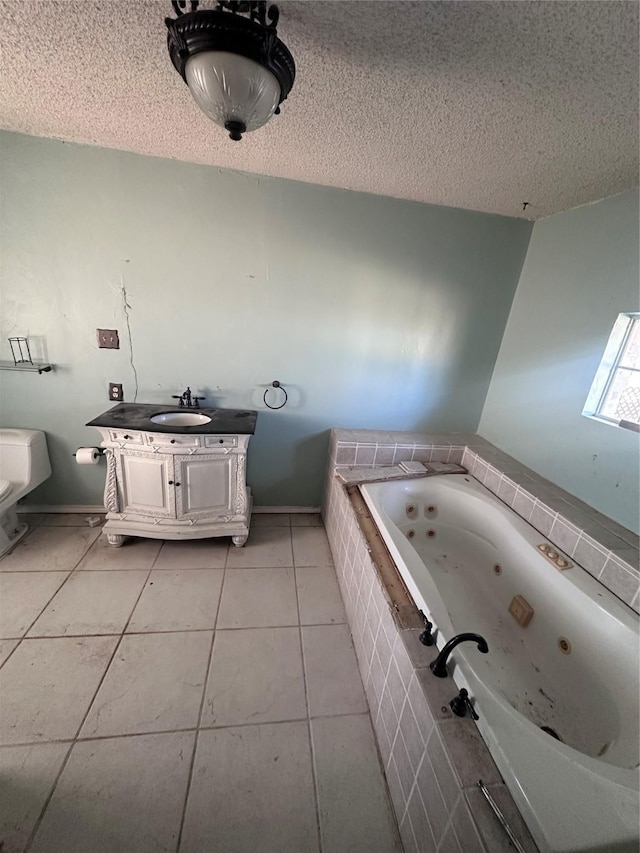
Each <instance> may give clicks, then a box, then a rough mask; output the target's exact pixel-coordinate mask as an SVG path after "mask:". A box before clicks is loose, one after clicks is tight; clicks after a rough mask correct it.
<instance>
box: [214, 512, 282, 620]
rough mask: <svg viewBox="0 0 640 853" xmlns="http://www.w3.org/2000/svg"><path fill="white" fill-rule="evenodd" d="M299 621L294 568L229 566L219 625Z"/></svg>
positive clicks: (223, 591) (221, 602)
mask: <svg viewBox="0 0 640 853" xmlns="http://www.w3.org/2000/svg"><path fill="white" fill-rule="evenodd" d="M265 529H266V528H265ZM274 529H275V528H274ZM297 624H298V608H297V604H296V584H295V578H294V572H293V569H227V571H226V574H225V579H224V585H223V587H222V600H221V601H220V612H219V614H218V624H217V627H218V628H275V627H280V626H285V625H297Z"/></svg>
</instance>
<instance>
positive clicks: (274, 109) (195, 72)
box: [165, 0, 296, 140]
mask: <svg viewBox="0 0 640 853" xmlns="http://www.w3.org/2000/svg"><path fill="white" fill-rule="evenodd" d="M171 5H172V6H173V9H174V11H175V13H176V15H177V17H176V18H165V24H166V26H167V30H168V34H167V43H168V48H169V55H170V56H171V61H172V62H173V65H174V66H175V68H176V70H177V71H178V73H179V74H180V76H181V77H182V78H183V80H184V81H185V82H186V84H187V85H188V87H189V89H190V91H191V94H192V95H193V97H194V99H195V101H196V103H197V104H198V106H199V107H200V108H201V109H202V110H203V112H204V113H205V114H206V115H208V116H209V118H211V119H212V120H213V121H214V122H216V124H219V125H220V126H222V127H224V128H226V130H227V131H229V136H230V137H231V139H234V140H239V139H241V138H242V134H243V133H245V132H247V131H251V130H256V129H257V128H258V127H262V125H264V124H266V123H267V122H268V121H269V119H270V118H271V116H272V115H274V114H278V113H279V112H280V104H281V103H282V101H284V100H285V98H286V97H287V95H288V94H289V92H290V91H291V88H292V86H293V83H294V80H295V73H296V69H295V63H294V61H293V57H292V55H291V53H290V52H289V50H288V49H287V47H286V45H285V44H283V42H282V41H280V39H279V38H278V34H277V29H276V28H277V24H278V20H279V11H278V7H277V6H275V5H273V4H272V5H271V6H268V4H267V3H266V2H265V0H258V2H243V0H218V2H217V4H216V6H215V8H214V9H200V8H199V7H200V3H199V0H189V7H190V10H189V11H188V12H187V11H185V9H186V8H187V0H172V2H171Z"/></svg>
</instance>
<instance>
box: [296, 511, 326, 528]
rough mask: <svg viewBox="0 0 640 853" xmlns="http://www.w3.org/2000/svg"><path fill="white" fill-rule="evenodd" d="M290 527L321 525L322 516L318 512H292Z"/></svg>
mask: <svg viewBox="0 0 640 853" xmlns="http://www.w3.org/2000/svg"><path fill="white" fill-rule="evenodd" d="M291 526H292V527H322V516H321V515H320V513H319V512H292V513H291Z"/></svg>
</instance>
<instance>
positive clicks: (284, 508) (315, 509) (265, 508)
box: [253, 506, 320, 514]
mask: <svg viewBox="0 0 640 853" xmlns="http://www.w3.org/2000/svg"><path fill="white" fill-rule="evenodd" d="M253 512H255V513H260V514H262V513H263V512H287V513H289V514H291V513H296V512H313V513H317V512H320V507H319V506H254V508H253Z"/></svg>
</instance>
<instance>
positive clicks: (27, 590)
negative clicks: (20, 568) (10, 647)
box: [0, 572, 69, 638]
mask: <svg viewBox="0 0 640 853" xmlns="http://www.w3.org/2000/svg"><path fill="white" fill-rule="evenodd" d="M68 576H69V573H68V572H3V573H1V574H0V637H3V638H4V637H22V636H23V634H24V633H25V631H26V630H27V629H28V628H29V626H30V625H31V623H32V622H33V620H34V619H36V618H37V616H38V615H39V614H40V613H41V612H42V609H43V608H44V607H45V606H46V604H47V602H48V601H49V599H50V598H51V597H52V596H53V595H55V593H56V591H57V590H58V589H59V588H60V586H61V585H62V583H63V582H64V580H65V579H66V578H67V577H68Z"/></svg>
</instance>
